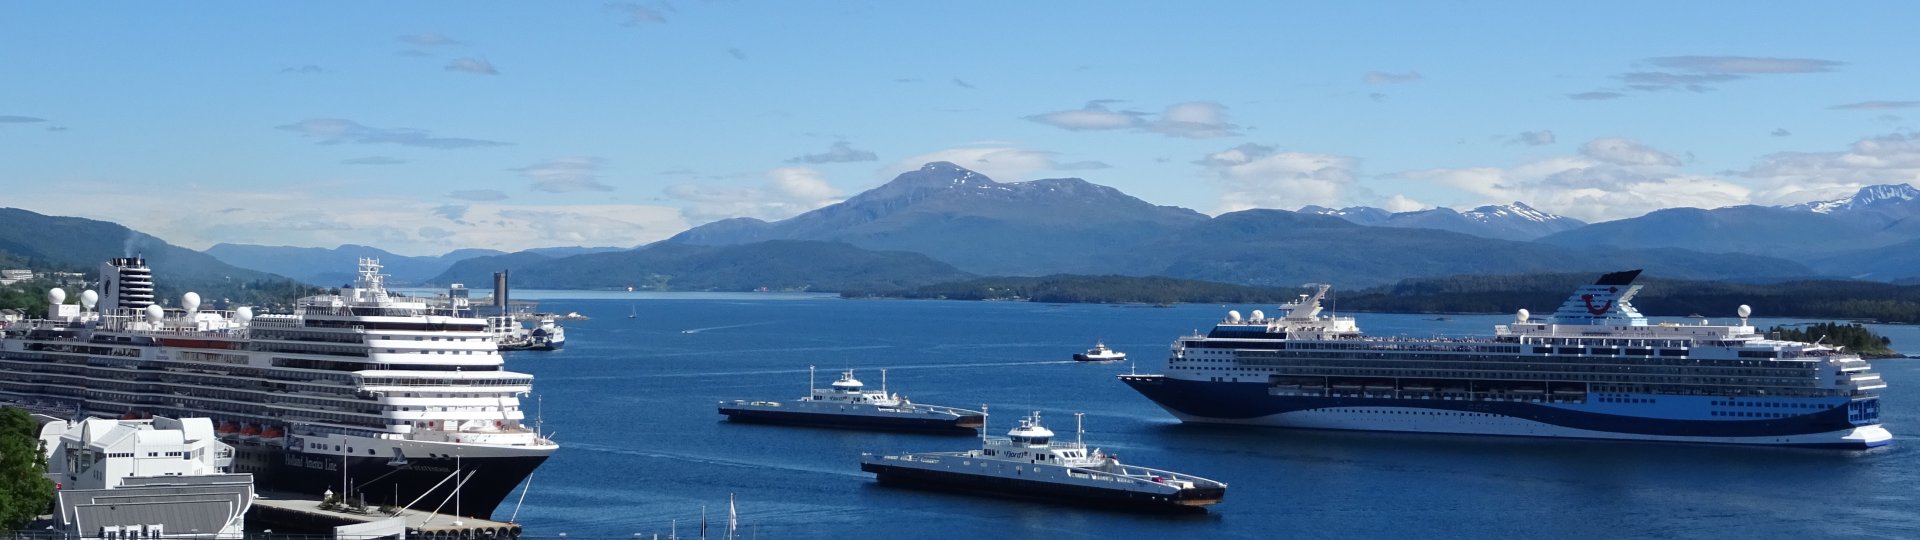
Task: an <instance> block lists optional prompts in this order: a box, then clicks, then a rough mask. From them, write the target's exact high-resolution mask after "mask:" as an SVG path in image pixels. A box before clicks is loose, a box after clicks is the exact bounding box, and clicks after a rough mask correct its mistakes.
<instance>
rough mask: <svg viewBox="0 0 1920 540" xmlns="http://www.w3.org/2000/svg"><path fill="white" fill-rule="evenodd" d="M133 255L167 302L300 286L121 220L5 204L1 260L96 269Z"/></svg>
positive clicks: (263, 295)
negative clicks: (143, 264) (150, 273)
mask: <svg viewBox="0 0 1920 540" xmlns="http://www.w3.org/2000/svg"><path fill="white" fill-rule="evenodd" d="M134 256H138V257H142V258H145V259H146V262H147V266H148V267H149V268H151V269H153V281H154V288H155V293H156V296H157V298H158V299H159V300H160V301H161V302H163V303H171V302H172V301H173V299H176V298H179V295H180V294H182V293H185V292H187V291H194V292H198V293H200V294H201V295H202V296H204V297H206V298H208V299H210V300H211V299H227V298H230V299H234V300H236V301H243V300H244V301H284V300H285V299H286V298H284V297H280V296H276V294H277V293H278V292H287V293H297V292H298V290H299V287H297V286H295V284H293V283H292V282H290V281H287V280H286V279H285V278H283V277H280V276H277V275H273V274H271V273H268V272H262V271H258V270H251V269H246V268H240V267H237V266H234V265H231V264H227V263H225V262H222V261H220V260H219V259H216V258H214V257H213V256H211V255H207V254H205V253H201V252H198V251H194V250H191V249H187V248H184V247H180V246H176V245H173V244H169V243H167V242H166V241H163V240H161V239H159V238H155V237H153V236H150V235H147V234H146V233H142V232H139V231H135V230H132V229H128V228H126V227H124V226H121V225H119V224H116V223H111V222H106V221H99V220H93V219H85V218H77V217H63V216H48V215H44V214H39V213H35V212H31V211H27V210H21V209H18V208H0V261H6V262H7V263H8V264H10V265H12V264H18V265H20V266H24V267H26V268H28V269H32V270H37V271H68V272H83V273H89V274H92V273H94V272H95V271H96V270H98V269H99V268H100V265H101V264H102V263H105V262H107V260H108V259H112V258H115V257H134ZM69 292H72V291H69ZM69 298H77V295H69Z"/></svg>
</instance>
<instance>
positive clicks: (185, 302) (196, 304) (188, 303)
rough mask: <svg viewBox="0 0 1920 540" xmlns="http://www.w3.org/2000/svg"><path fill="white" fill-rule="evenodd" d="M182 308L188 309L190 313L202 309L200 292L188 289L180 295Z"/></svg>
mask: <svg viewBox="0 0 1920 540" xmlns="http://www.w3.org/2000/svg"><path fill="white" fill-rule="evenodd" d="M180 309H184V310H187V313H188V314H193V313H194V312H198V311H200V293H197V292H192V291H188V292H187V294H183V295H180Z"/></svg>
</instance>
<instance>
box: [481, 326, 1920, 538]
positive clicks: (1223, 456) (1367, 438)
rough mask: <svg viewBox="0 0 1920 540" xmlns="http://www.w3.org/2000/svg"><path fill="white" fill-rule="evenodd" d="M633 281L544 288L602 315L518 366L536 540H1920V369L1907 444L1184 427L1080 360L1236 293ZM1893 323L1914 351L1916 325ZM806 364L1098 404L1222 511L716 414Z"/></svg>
mask: <svg viewBox="0 0 1920 540" xmlns="http://www.w3.org/2000/svg"><path fill="white" fill-rule="evenodd" d="M622 294H624V293H603V294H595V295H586V296H588V297H578V298H574V299H565V298H555V297H556V296H566V295H553V294H549V295H545V297H546V298H547V299H546V300H545V301H544V302H543V304H544V305H543V307H544V308H545V309H547V310H552V311H560V312H566V311H579V312H581V313H584V314H587V315H590V316H592V317H594V319H593V320H590V321H571V322H568V323H567V327H568V337H569V341H568V345H567V348H566V349H565V350H563V351H560V352H557V353H535V352H523V353H514V354H513V355H511V356H509V357H508V359H507V364H508V367H509V368H510V369H514V370H518V371H525V372H530V373H533V374H535V375H537V379H536V383H535V391H536V393H537V394H538V395H539V396H540V397H541V398H543V408H544V416H545V420H546V428H547V429H548V430H549V431H552V432H554V433H555V435H556V436H555V438H556V439H557V440H558V441H560V443H561V445H562V448H561V450H560V452H559V453H557V454H555V456H554V457H553V459H552V460H550V461H548V462H547V464H546V465H545V466H543V467H542V468H541V469H540V470H539V472H537V473H536V474H535V476H534V478H533V481H532V484H531V490H530V492H531V495H529V496H528V497H527V498H526V502H525V504H524V506H523V507H521V508H520V509H519V510H518V512H519V516H518V518H519V521H521V522H522V523H524V524H525V525H526V527H527V529H528V533H529V534H531V535H541V536H552V535H558V534H559V533H567V535H568V536H569V537H572V538H588V537H623V538H632V535H634V534H635V533H643V534H646V535H651V534H652V533H655V532H658V533H660V534H661V536H662V537H663V538H664V537H665V536H666V533H667V532H668V528H669V523H670V522H671V521H672V520H675V519H677V520H678V521H679V532H680V533H681V534H682V536H683V537H686V536H687V535H689V534H694V535H697V529H698V527H699V521H700V513H701V507H702V506H703V505H704V506H706V511H707V514H708V519H709V520H710V522H711V524H712V525H711V526H714V527H720V526H721V525H720V524H722V523H724V520H725V515H726V505H727V502H726V501H727V496H728V494H729V493H733V494H737V496H738V498H739V515H740V520H741V523H742V529H741V531H742V533H741V534H742V538H746V537H749V535H758V536H759V537H764V538H796V537H803V538H824V537H829V536H833V537H849V536H852V537H875V538H929V537H933V538H964V537H983V536H987V535H997V536H1004V537H1014V538H1105V537H1156V538H1181V537H1200V536H1208V537H1238V538H1268V537H1274V536H1278V535H1285V536H1289V537H1342V538H1352V537H1355V536H1356V535H1362V536H1369V537H1371V536H1380V537H1387V536H1393V537H1436V536H1438V537H1472V536H1480V537H1487V536H1493V537H1517V536H1539V537H1550V538H1551V537H1567V536H1576V535H1577V536H1599V535H1605V536H1609V537H1622V536H1661V537H1673V536H1682V537H1743V538H1752V537H1809V536H1811V537H1861V538H1885V537H1916V536H1920V504H1916V500H1915V499H1916V495H1920V490H1917V489H1916V480H1920V457H1917V456H1920V441H1916V435H1920V399H1916V396H1920V361H1899V360H1891V361H1882V362H1880V363H1878V364H1877V366H1876V367H1877V368H1878V369H1879V370H1880V371H1881V372H1882V373H1884V374H1885V377H1886V379H1887V380H1888V381H1889V383H1890V384H1891V385H1892V388H1890V389H1889V390H1888V391H1887V392H1886V397H1885V400H1884V405H1883V409H1882V410H1883V413H1882V415H1883V417H1884V418H1885V419H1886V422H1887V427H1888V428H1889V429H1890V430H1892V431H1893V432H1894V433H1895V434H1896V435H1897V436H1898V440H1897V441H1896V442H1895V443H1894V444H1893V445H1892V446H1890V447H1885V448H1880V449H1875V450H1871V451H1864V452H1849V451H1830V450H1794V449H1769V448H1745V447H1715V446H1694V445H1676V444H1654V443H1611V442H1593V441H1556V440H1529V439H1511V438H1492V437H1466V436H1431V435H1404V434H1379V433H1344V432H1315V431H1293V430H1275V429H1220V428H1206V427H1197V426H1185V425H1180V424H1178V423H1177V422H1175V421H1174V420H1173V419H1172V417H1170V416H1168V415H1167V414H1166V413H1165V412H1163V411H1161V410H1160V409H1159V408H1158V407H1156V406H1154V405H1153V404H1152V403H1150V402H1148V401H1147V400H1146V399H1145V398H1142V397H1140V396H1138V395H1136V394H1134V393H1133V391H1131V390H1128V389H1127V388H1126V387H1125V386H1124V385H1122V384H1121V383H1120V382H1118V381H1116V380H1115V379H1114V376H1115V375H1117V374H1120V373H1123V372H1125V371H1127V369H1129V366H1128V365H1127V364H1104V365H1082V364H1074V363H1072V362H1068V361H1065V360H1066V359H1067V358H1068V355H1070V354H1071V353H1073V352H1077V351H1079V350H1082V349H1085V348H1086V347H1088V346H1091V344H1092V343H1093V341H1094V340H1096V339H1105V340H1106V342H1107V344H1109V345H1111V346H1113V347H1115V348H1116V349H1119V350H1122V351H1125V352H1128V353H1129V354H1130V355H1132V356H1133V357H1134V358H1135V359H1136V360H1137V361H1138V362H1139V366H1140V367H1139V369H1140V371H1141V372H1157V371H1158V366H1159V365H1160V363H1161V362H1162V358H1163V357H1164V355H1165V353H1166V349H1167V346H1168V344H1169V343H1170V342H1171V341H1172V340H1173V338H1174V337H1175V336H1177V335H1180V334H1183V333H1186V332H1189V331H1191V330H1193V329H1195V328H1204V327H1207V326H1209V325H1210V324H1211V322H1212V321H1213V320H1215V319H1216V318H1218V317H1219V316H1220V315H1221V314H1222V313H1223V312H1224V310H1223V309H1222V308H1220V307H1219V306H1178V307H1174V308H1171V309H1156V308H1146V307H1112V306H1092V305H1047V304H1030V303H1009V302H942V301H847V300H839V299H832V298H818V297H814V298H797V297H786V296H779V295H721V296H707V297H697V298H689V297H675V296H664V297H663V296H660V295H652V296H649V297H646V298H640V297H638V296H634V297H632V298H634V299H624V298H621V296H622ZM636 306H637V307H638V310H639V317H638V318H636V319H629V318H627V315H628V314H629V311H630V309H632V308H633V307H636ZM1234 307H1235V308H1236V309H1240V310H1241V311H1242V312H1243V313H1244V312H1247V311H1250V310H1251V309H1254V308H1258V307H1261V306H1234ZM1268 309H1269V310H1271V307H1270V306H1268ZM1359 318H1360V324H1361V327H1362V328H1363V329H1365V330H1367V331H1369V332H1370V333H1375V334H1410V335H1426V334H1472V333H1484V332H1489V331H1491V325H1493V324H1496V323H1500V322H1504V321H1507V320H1510V316H1457V317H1453V319H1452V320H1447V321H1436V320H1433V317H1432V316H1416V315H1378V314H1360V315H1359ZM1775 322H1780V321H1772V320H1756V321H1755V323H1756V324H1759V325H1764V324H1772V323H1775ZM687 330H692V331H693V332H692V333H683V331H687ZM1882 330H1884V331H1885V332H1887V333H1889V334H1891V335H1892V336H1893V337H1894V339H1895V347H1896V348H1900V347H1901V346H1902V345H1906V346H1907V350H1910V351H1920V328H1915V327H1887V328H1882ZM810 364H811V365H817V366H819V369H820V383H821V384H823V385H824V384H826V383H827V382H830V381H831V380H832V377H833V376H834V375H835V373H836V372H837V371H839V370H842V369H847V368H854V369H858V370H859V371H858V376H859V377H860V378H861V379H862V380H863V381H865V382H866V383H867V384H868V385H870V386H878V385H879V383H880V372H879V369H880V368H883V367H884V368H889V370H888V381H887V384H888V387H889V389H890V390H892V391H895V392H899V393H901V394H903V395H906V396H909V397H911V398H912V399H913V400H914V401H918V402H923V403H932V404H941V405H951V406H959V407H974V406H978V405H980V404H983V403H985V404H989V405H990V406H991V407H992V411H993V412H994V415H993V416H992V418H991V419H990V420H989V428H990V429H991V430H992V431H993V432H994V433H995V435H1002V434H1004V431H1005V430H1006V429H1007V428H1009V427H1011V423H1012V422H1013V421H1014V419H1015V418H1016V417H1017V415H1018V413H1020V412H1024V411H1028V410H1040V411H1043V413H1044V414H1046V415H1047V416H1046V417H1047V418H1048V419H1049V420H1050V422H1049V424H1050V427H1052V428H1053V429H1054V430H1055V431H1056V432H1058V433H1059V434H1060V435H1059V437H1061V438H1066V437H1071V436H1072V435H1071V434H1072V430H1073V417H1072V413H1073V412H1085V413H1086V440H1087V441H1088V443H1089V444H1091V445H1094V446H1098V447H1101V448H1104V449H1105V450H1107V451H1108V452H1111V453H1117V454H1119V455H1121V456H1122V457H1123V459H1124V460H1125V461H1127V462H1130V463H1135V464H1140V465H1146V466H1151V467H1160V468H1167V469H1173V470H1177V471H1182V472H1188V473H1192V474H1197V475H1201V476H1206V477H1210V478H1214V479H1218V480H1223V481H1226V482H1228V483H1229V484H1230V485H1231V487H1230V488H1229V489H1228V495H1227V499H1226V502H1225V503H1223V504H1220V505H1217V506H1214V507H1212V509H1213V511H1212V513H1210V514H1208V515H1206V516H1202V517H1177V518H1166V517H1153V516H1136V515H1129V514H1121V513H1111V512H1102V511H1097V510H1086V509H1080V508H1074V507H1061V506H1048V505H1040V504H1033V503H1025V502H1009V501H1000V500H994V499H987V498H979V497H970V496H961V495H949V494H941V493H927V492H919V491H910V490H902V489H895V488H886V487H880V486H878V485H876V484H875V483H874V482H873V480H872V478H871V476H870V475H866V474H863V473H861V472H860V470H859V461H858V456H859V455H860V453H861V452H900V451H941V450H962V449H966V448H969V447H971V446H973V445H974V444H975V441H974V440H972V439H968V438H965V437H941V436H924V435H902V434H885V433H865V432H854V431H834V430H818V429H805V428H787V427H774V426H756V425H735V424H729V423H726V422H723V421H722V420H721V416H720V415H718V414H716V413H715V412H714V404H715V402H716V401H718V400H721V399H733V398H794V397H798V396H801V395H803V394H804V393H805V392H806V390H807V386H806V385H807V366H808V365H810ZM529 401H531V400H529ZM531 406H532V404H531V403H529V407H531ZM513 503H514V501H513V499H509V500H508V501H507V503H506V504H505V505H503V506H502V507H501V508H500V510H499V511H498V513H496V515H495V517H496V518H499V519H507V518H508V517H510V516H511V515H512V514H513V513H514V512H515V508H514V504H513ZM715 530H718V529H715ZM649 537H650V536H649ZM715 537H716V538H718V537H719V536H717V535H716V536H715Z"/></svg>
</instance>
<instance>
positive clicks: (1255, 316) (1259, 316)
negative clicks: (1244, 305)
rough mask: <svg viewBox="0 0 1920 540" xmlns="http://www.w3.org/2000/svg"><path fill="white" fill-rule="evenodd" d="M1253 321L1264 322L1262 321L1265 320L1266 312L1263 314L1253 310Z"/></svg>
mask: <svg viewBox="0 0 1920 540" xmlns="http://www.w3.org/2000/svg"><path fill="white" fill-rule="evenodd" d="M1253 320H1256V321H1264V320H1267V312H1265V311H1260V310H1257V309H1256V310H1253Z"/></svg>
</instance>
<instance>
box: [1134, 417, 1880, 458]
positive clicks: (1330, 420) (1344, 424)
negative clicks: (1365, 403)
mask: <svg viewBox="0 0 1920 540" xmlns="http://www.w3.org/2000/svg"><path fill="white" fill-rule="evenodd" d="M1167 412H1169V413H1172V414H1173V415H1174V417H1175V418H1179V419H1180V421H1182V422H1190V423H1197V424H1228V425H1251V426H1266V427H1278V428H1298V429H1327V430H1342V431H1390V432H1405V433H1441V434H1454V435H1500V436H1514V437H1561V438H1571V439H1613V440H1627V441H1659V442H1683V443H1708V444H1749V445H1779V446H1806V447H1822V448H1857V449H1864V448H1872V447H1876V446H1882V445H1885V444H1887V443H1889V442H1892V441H1893V434H1892V433H1890V432H1888V431H1887V430H1886V429H1885V428H1882V427H1880V426H1877V425H1876V426H1859V427H1854V428H1851V429H1842V430H1837V431H1830V432H1825V433H1809V434H1804V435H1784V436H1760V437H1689V436H1678V435H1641V434H1631V433H1611V432H1606V431H1594V430H1585V429H1574V428H1567V427H1561V426H1556V425H1553V424H1547V423H1542V422H1535V421H1532V420H1526V419H1522V418H1514V417H1510V416H1500V415H1490V416H1484V417H1446V418H1441V419H1435V418H1424V416H1425V415H1426V414H1427V413H1431V412H1433V411H1432V410H1430V409H1419V408H1408V407H1342V408H1333V409H1315V410H1306V411H1295V412H1288V413H1280V414H1273V415H1268V416H1262V417H1258V418H1251V419H1232V418H1207V417H1203V416H1193V415H1188V414H1185V413H1181V412H1179V411H1176V410H1173V409H1167ZM1416 416H1420V417H1423V418H1421V419H1418V420H1415V419H1413V418H1415V417H1416Z"/></svg>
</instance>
